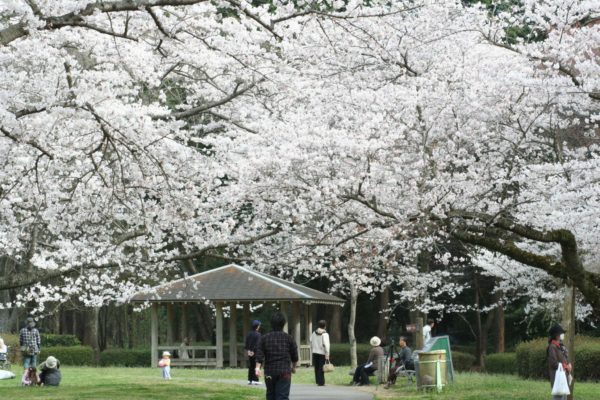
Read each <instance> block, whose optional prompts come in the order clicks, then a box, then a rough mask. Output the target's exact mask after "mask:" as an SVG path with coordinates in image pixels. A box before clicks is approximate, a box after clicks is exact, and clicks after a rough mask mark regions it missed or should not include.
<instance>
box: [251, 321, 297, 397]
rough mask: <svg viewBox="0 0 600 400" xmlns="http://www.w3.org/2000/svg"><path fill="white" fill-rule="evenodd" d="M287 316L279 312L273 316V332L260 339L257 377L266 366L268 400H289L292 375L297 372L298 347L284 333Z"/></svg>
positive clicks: (257, 355) (257, 356)
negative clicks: (261, 368)
mask: <svg viewBox="0 0 600 400" xmlns="http://www.w3.org/2000/svg"><path fill="white" fill-rule="evenodd" d="M284 326H285V316H284V315H283V314H282V313H281V312H279V311H277V312H275V313H274V314H273V316H271V327H272V329H273V331H272V332H269V333H267V334H266V335H264V336H262V337H261V338H260V343H259V345H258V349H257V353H256V370H255V372H256V375H257V376H260V374H261V372H260V367H261V365H263V364H264V366H265V385H266V386H267V400H289V398H290V387H291V385H292V374H293V373H295V372H296V363H297V362H298V346H297V345H296V342H295V341H294V338H293V337H291V336H290V335H288V334H287V333H285V332H283V327H284Z"/></svg>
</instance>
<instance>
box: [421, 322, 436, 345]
mask: <svg viewBox="0 0 600 400" xmlns="http://www.w3.org/2000/svg"><path fill="white" fill-rule="evenodd" d="M434 326H435V321H434V320H432V319H428V320H427V325H425V326H424V327H423V346H425V345H427V342H429V341H430V340H431V330H432V329H433V327H434Z"/></svg>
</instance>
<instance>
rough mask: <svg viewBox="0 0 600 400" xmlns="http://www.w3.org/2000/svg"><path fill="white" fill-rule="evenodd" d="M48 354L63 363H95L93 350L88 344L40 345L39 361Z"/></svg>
mask: <svg viewBox="0 0 600 400" xmlns="http://www.w3.org/2000/svg"><path fill="white" fill-rule="evenodd" d="M48 356H54V357H56V358H58V360H59V361H60V363H61V364H63V365H96V361H95V359H94V350H93V349H92V348H91V347H89V346H55V347H44V346H42V352H41V354H40V355H39V362H42V361H44V360H45V359H46V358H47V357H48Z"/></svg>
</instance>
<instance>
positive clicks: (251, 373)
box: [248, 356, 258, 382]
mask: <svg viewBox="0 0 600 400" xmlns="http://www.w3.org/2000/svg"><path fill="white" fill-rule="evenodd" d="M255 369H256V356H252V357H248V382H258V376H256V372H255Z"/></svg>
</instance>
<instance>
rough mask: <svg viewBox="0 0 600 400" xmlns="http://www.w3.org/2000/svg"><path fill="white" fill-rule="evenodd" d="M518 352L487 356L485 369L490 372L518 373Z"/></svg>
mask: <svg viewBox="0 0 600 400" xmlns="http://www.w3.org/2000/svg"><path fill="white" fill-rule="evenodd" d="M516 364H517V354H516V353H495V354H489V355H488V356H487V357H486V358H485V371H486V372H488V373H490V374H516V373H517V365H516Z"/></svg>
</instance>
